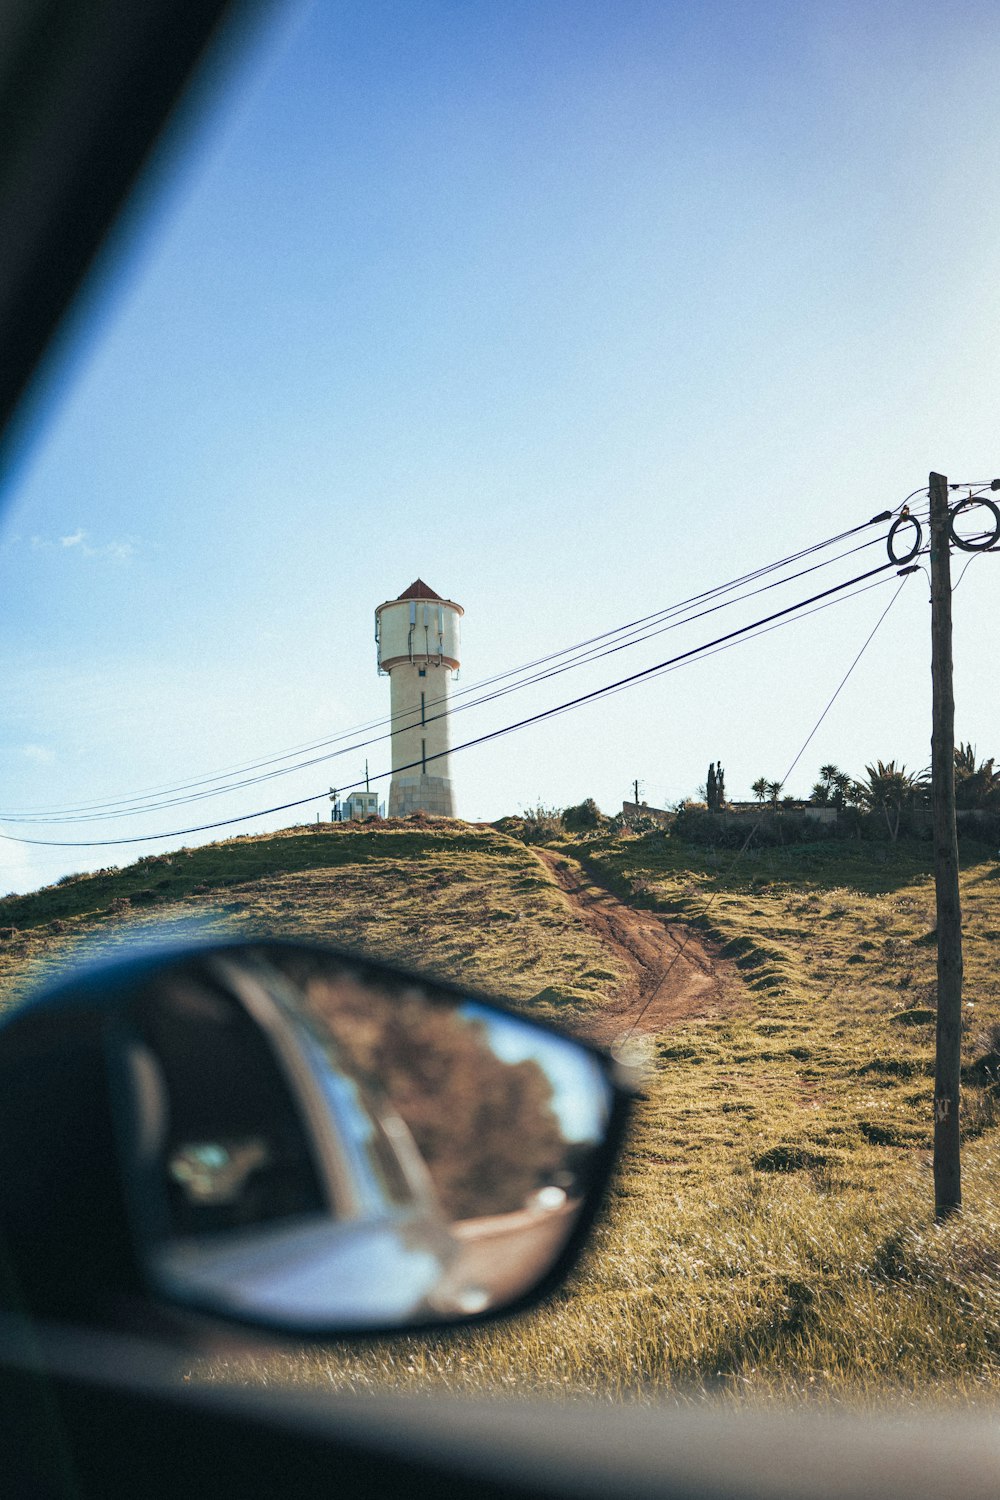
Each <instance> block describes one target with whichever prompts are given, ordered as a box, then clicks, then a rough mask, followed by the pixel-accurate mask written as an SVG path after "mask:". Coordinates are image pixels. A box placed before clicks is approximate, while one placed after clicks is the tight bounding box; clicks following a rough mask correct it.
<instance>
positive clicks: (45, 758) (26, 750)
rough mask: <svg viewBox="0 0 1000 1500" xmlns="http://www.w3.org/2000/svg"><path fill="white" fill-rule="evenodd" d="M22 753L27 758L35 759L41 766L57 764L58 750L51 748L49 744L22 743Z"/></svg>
mask: <svg viewBox="0 0 1000 1500" xmlns="http://www.w3.org/2000/svg"><path fill="white" fill-rule="evenodd" d="M21 754H22V755H23V756H24V758H25V760H31V761H34V762H35V764H36V765H39V766H52V765H55V760H56V752H55V751H54V750H50V749H49V747H48V745H22V746H21Z"/></svg>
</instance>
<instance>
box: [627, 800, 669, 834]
mask: <svg viewBox="0 0 1000 1500" xmlns="http://www.w3.org/2000/svg"><path fill="white" fill-rule="evenodd" d="M621 815H622V821H623V822H625V823H628V822H630V821H631V820H632V819H633V818H649V820H650V822H652V823H659V825H660V827H661V828H667V827H668V826H669V825H670V824H671V823H672V822H673V821H674V818H675V817H676V813H672V812H668V811H667V809H666V808H665V807H650V805H649V803H648V802H623V803H622V814H621Z"/></svg>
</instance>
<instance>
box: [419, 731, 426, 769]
mask: <svg viewBox="0 0 1000 1500" xmlns="http://www.w3.org/2000/svg"><path fill="white" fill-rule="evenodd" d="M420 762H421V766H422V767H423V772H424V775H425V776H426V775H427V741H426V740H421V741H420Z"/></svg>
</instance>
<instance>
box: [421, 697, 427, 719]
mask: <svg viewBox="0 0 1000 1500" xmlns="http://www.w3.org/2000/svg"><path fill="white" fill-rule="evenodd" d="M420 722H421V724H426V723H427V712H426V709H425V706H424V694H423V693H421V694H420Z"/></svg>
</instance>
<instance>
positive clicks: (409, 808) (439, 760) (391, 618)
mask: <svg viewBox="0 0 1000 1500" xmlns="http://www.w3.org/2000/svg"><path fill="white" fill-rule="evenodd" d="M464 613H465V611H464V610H463V609H462V606H461V605H460V604H456V603H455V602H454V600H452V599H442V598H441V596H440V594H435V592H434V590H433V589H432V588H428V586H427V584H426V583H424V581H423V579H422V578H417V579H415V580H414V582H413V583H411V584H410V587H409V588H408V589H404V590H403V592H402V593H401V594H400V596H399V598H398V599H387V600H386V602H385V603H384V604H380V605H379V607H378V609H377V610H376V611H375V643H376V646H377V648H378V669H379V671H380V672H386V673H387V674H388V676H389V690H390V694H391V698H390V702H391V705H392V708H391V712H392V781H391V782H390V784H389V816H390V818H405V817H406V816H407V814H408V813H413V812H427V813H437V814H438V815H439V816H443V817H446V818H453V817H454V816H455V805H454V799H453V797H452V790H451V778H450V776H449V774H448V749H449V734H448V713H449V702H448V695H449V689H450V682H451V675H452V673H453V672H457V671H458V666H459V654H458V653H459V620H460V619H461V617H462V615H463V614H464Z"/></svg>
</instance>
